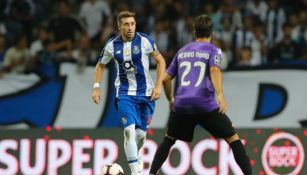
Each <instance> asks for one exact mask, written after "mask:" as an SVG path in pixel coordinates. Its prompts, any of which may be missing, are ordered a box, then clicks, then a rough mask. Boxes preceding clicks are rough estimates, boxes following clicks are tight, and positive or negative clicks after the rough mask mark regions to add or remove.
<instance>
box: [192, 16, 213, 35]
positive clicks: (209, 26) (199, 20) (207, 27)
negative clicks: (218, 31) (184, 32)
mask: <svg viewBox="0 0 307 175" xmlns="http://www.w3.org/2000/svg"><path fill="white" fill-rule="evenodd" d="M193 27H194V32H195V37H196V38H203V37H206V38H209V37H210V36H211V34H212V32H213V22H212V19H211V18H210V17H209V16H208V15H200V16H197V17H196V18H195V19H194V24H193Z"/></svg>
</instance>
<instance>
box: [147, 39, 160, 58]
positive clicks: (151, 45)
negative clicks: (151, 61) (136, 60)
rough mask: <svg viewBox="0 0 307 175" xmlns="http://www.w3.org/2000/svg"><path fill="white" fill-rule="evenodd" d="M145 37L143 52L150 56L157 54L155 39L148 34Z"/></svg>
mask: <svg viewBox="0 0 307 175" xmlns="http://www.w3.org/2000/svg"><path fill="white" fill-rule="evenodd" d="M146 38H147V41H148V42H146V43H145V52H146V53H147V54H148V55H150V56H155V55H157V54H159V50H158V47H157V45H156V43H155V41H154V40H153V39H152V38H151V37H149V36H147V37H146Z"/></svg>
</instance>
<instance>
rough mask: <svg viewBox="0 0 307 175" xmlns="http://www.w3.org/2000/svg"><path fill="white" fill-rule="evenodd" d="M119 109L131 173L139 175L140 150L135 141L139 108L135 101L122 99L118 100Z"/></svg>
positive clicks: (127, 98)
mask: <svg viewBox="0 0 307 175" xmlns="http://www.w3.org/2000/svg"><path fill="white" fill-rule="evenodd" d="M117 109H118V112H119V115H120V117H121V122H122V127H123V128H124V149H125V153H126V157H127V160H128V164H129V166H130V170H131V173H132V174H133V175H138V149H137V143H136V141H135V138H136V132H135V126H136V125H139V124H140V121H138V120H137V115H138V108H137V106H136V103H135V102H134V100H133V99H129V97H124V98H123V97H122V98H119V99H118V100H117Z"/></svg>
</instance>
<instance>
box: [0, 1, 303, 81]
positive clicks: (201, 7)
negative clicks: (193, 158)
mask: <svg viewBox="0 0 307 175" xmlns="http://www.w3.org/2000/svg"><path fill="white" fill-rule="evenodd" d="M122 10H130V11H134V12H136V20H137V31H139V32H144V33H147V34H149V35H150V36H151V37H152V38H153V39H154V40H155V41H156V43H157V46H158V48H159V50H160V52H161V53H162V54H163V56H164V57H165V59H166V62H167V63H168V64H169V63H170V62H171V60H172V57H173V56H174V54H175V52H176V51H177V50H178V49H179V48H180V47H182V46H183V45H185V44H187V43H188V42H191V41H193V31H192V27H193V18H194V16H196V15H199V14H202V13H205V14H208V15H210V16H211V17H212V19H213V21H214V31H215V32H214V39H213V41H212V42H213V43H214V44H215V45H217V46H218V47H220V48H221V49H222V51H223V57H224V58H223V63H222V64H223V68H224V69H228V68H232V67H241V66H264V65H273V64H293V63H294V64H300V63H305V64H306V62H307V52H306V50H307V30H306V26H307V0H163V1H160V0H2V1H0V78H1V77H2V76H3V75H4V74H7V73H27V72H32V71H34V72H37V73H42V74H43V69H42V66H45V65H56V64H60V63H61V62H63V61H69V62H75V63H76V71H77V72H78V73H82V72H83V70H84V68H85V66H86V65H89V64H95V63H96V62H97V55H98V54H99V52H100V51H101V48H102V47H103V45H104V43H105V42H106V41H107V40H108V39H109V38H110V37H113V36H115V35H117V34H118V33H117V32H118V30H117V23H116V15H117V13H118V12H119V11H122ZM151 64H152V65H154V64H155V63H154V62H151Z"/></svg>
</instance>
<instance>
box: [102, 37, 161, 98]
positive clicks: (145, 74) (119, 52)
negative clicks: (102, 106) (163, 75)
mask: <svg viewBox="0 0 307 175" xmlns="http://www.w3.org/2000/svg"><path fill="white" fill-rule="evenodd" d="M157 52H158V50H157V47H156V45H155V42H154V40H153V39H152V38H150V37H149V36H148V35H146V34H143V33H139V32H136V34H135V36H134V38H133V39H132V40H131V41H127V42H124V41H123V40H122V39H121V37H120V36H117V37H115V38H113V39H110V40H109V41H108V42H107V44H106V45H105V47H104V49H103V50H102V52H101V54H100V58H99V62H100V63H101V64H107V63H108V62H109V61H110V60H111V59H114V60H115V63H116V67H117V77H116V80H115V88H116V96H118V95H132V96H151V92H152V89H153V87H154V83H153V81H152V79H151V77H150V75H149V59H150V58H149V57H150V55H152V54H156V53H157Z"/></svg>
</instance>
